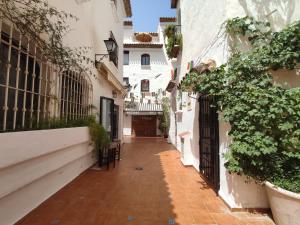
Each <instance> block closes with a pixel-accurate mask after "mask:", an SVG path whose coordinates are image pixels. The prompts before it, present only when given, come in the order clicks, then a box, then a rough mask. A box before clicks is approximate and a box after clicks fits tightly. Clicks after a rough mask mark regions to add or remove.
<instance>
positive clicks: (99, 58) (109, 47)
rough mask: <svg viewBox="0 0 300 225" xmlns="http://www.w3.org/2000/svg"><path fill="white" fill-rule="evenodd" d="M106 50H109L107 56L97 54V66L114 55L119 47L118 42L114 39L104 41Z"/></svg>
mask: <svg viewBox="0 0 300 225" xmlns="http://www.w3.org/2000/svg"><path fill="white" fill-rule="evenodd" d="M104 43H105V46H106V49H107V52H108V53H107V54H95V66H96V65H97V63H99V62H101V61H102V60H103V59H104V58H105V57H109V55H110V53H112V52H113V51H114V50H115V49H116V47H117V45H116V41H115V40H114V39H113V38H109V39H108V40H104Z"/></svg>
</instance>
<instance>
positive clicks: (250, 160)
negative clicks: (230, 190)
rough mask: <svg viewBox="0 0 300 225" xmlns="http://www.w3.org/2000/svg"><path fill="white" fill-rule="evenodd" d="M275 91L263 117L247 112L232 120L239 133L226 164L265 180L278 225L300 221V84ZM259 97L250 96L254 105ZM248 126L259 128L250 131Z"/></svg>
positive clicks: (262, 180)
mask: <svg viewBox="0 0 300 225" xmlns="http://www.w3.org/2000/svg"><path fill="white" fill-rule="evenodd" d="M272 94H273V95H272V98H270V100H269V102H268V108H266V109H265V111H266V112H265V114H263V115H264V116H263V117H261V118H258V116H257V115H251V116H249V115H248V114H249V112H243V113H244V114H245V115H244V118H245V120H243V121H235V122H232V124H233V126H232V130H231V133H233V132H235V135H234V139H233V142H232V144H231V146H230V149H231V150H230V152H229V153H228V154H227V155H226V157H227V163H226V164H225V166H226V167H227V169H228V170H229V171H230V172H234V173H238V174H243V175H246V176H248V177H252V178H254V179H255V180H256V181H258V182H261V183H262V184H265V186H266V190H267V194H268V198H269V202H270V206H271V209H272V213H273V217H274V220H275V222H276V224H277V225H291V224H293V225H300V220H299V218H298V217H299V213H300V113H299V112H300V88H294V89H289V90H284V89H277V88H275V89H274V90H273V93H272ZM262 95H263V94H257V95H255V98H258V99H263V96H262ZM258 99H256V100H255V99H254V97H253V99H248V101H249V105H250V107H251V102H253V101H256V102H257V101H259V100H258ZM251 120H252V121H251ZM245 122H247V123H248V125H249V126H250V128H249V127H248V128H245ZM252 124H255V127H254V126H253V127H252V128H251V125H252ZM247 129H255V130H256V131H255V132H253V134H252V135H247V134H245V130H247ZM242 130H243V132H241V131H242ZM238 133H240V135H237V134H238Z"/></svg>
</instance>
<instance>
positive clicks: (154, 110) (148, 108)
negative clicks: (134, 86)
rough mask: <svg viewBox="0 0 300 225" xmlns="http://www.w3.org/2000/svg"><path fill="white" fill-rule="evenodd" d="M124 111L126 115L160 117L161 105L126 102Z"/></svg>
mask: <svg viewBox="0 0 300 225" xmlns="http://www.w3.org/2000/svg"><path fill="white" fill-rule="evenodd" d="M124 111H125V113H126V114H127V115H161V114H162V106H161V104H149V103H138V102H127V103H125V109H124Z"/></svg>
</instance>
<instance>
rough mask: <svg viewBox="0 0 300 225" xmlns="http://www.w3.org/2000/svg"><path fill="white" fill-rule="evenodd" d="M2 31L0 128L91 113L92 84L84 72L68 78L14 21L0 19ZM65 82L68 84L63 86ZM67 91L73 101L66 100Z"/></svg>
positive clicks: (32, 125)
mask: <svg viewBox="0 0 300 225" xmlns="http://www.w3.org/2000/svg"><path fill="white" fill-rule="evenodd" d="M0 34H1V37H0V131H13V130H24V129H34V128H37V127H38V124H40V123H41V122H43V121H47V120H49V119H50V118H51V117H59V116H60V115H61V116H65V115H68V116H69V115H71V117H72V118H75V116H78V115H87V114H89V113H90V112H89V110H88V102H90V101H91V97H92V95H91V93H92V88H91V85H88V84H87V83H86V81H85V79H84V78H83V76H81V78H78V77H79V76H77V75H75V74H76V72H75V71H73V74H74V75H73V77H77V78H75V79H77V83H76V82H74V79H69V80H68V81H67V79H65V78H63V77H65V75H63V73H60V72H59V70H58V68H57V67H56V66H55V65H54V64H53V63H51V62H49V61H48V60H47V58H46V57H45V56H44V55H43V51H42V49H40V48H39V47H38V46H37V45H36V44H35V43H34V42H33V41H32V40H30V39H29V38H28V37H27V36H25V35H22V34H21V33H20V32H19V31H18V30H17V29H15V28H14V26H13V25H12V24H9V23H4V22H3V21H1V20H0ZM77 74H78V73H77ZM68 82H69V83H68ZM80 82H82V84H81V85H79V83H80ZM66 83H67V84H68V88H63V87H65V85H66ZM60 87H61V88H60ZM79 93H81V94H79ZM67 95H69V97H67V99H70V101H65V100H66V96H67ZM79 96H81V97H79ZM71 99H72V101H71ZM66 102H68V103H67V104H66ZM70 102H72V104H69V103H70ZM60 105H63V107H66V108H61V107H59V106H60ZM79 106H80V107H79Z"/></svg>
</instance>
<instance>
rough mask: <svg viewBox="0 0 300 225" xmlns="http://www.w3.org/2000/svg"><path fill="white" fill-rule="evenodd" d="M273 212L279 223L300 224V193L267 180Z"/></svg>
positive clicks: (287, 224)
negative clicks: (276, 185)
mask: <svg viewBox="0 0 300 225" xmlns="http://www.w3.org/2000/svg"><path fill="white" fill-rule="evenodd" d="M265 185H266V189H267V195H268V198H269V202H270V206H271V210H272V214H273V217H274V220H275V223H276V224H277V225H300V216H299V215H300V194H296V193H294V192H291V191H287V190H284V189H282V188H279V187H275V186H274V185H273V184H271V183H270V182H266V183H265Z"/></svg>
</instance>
